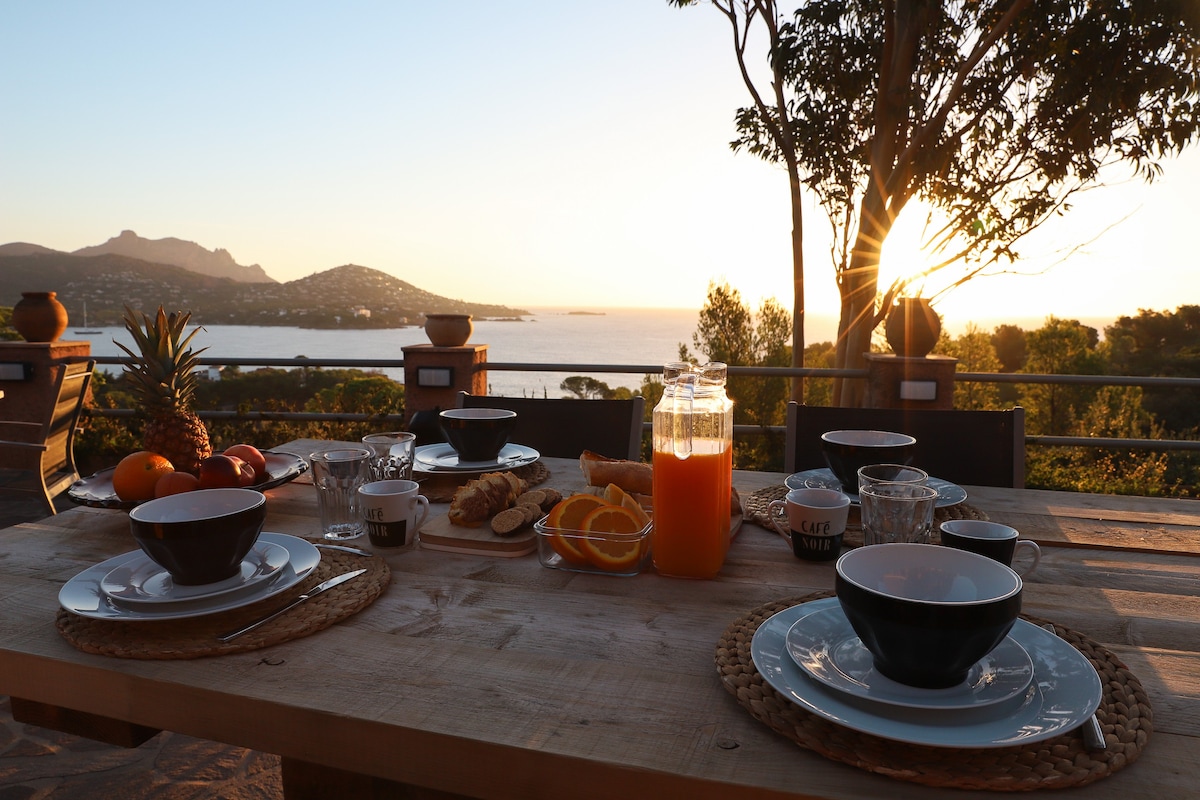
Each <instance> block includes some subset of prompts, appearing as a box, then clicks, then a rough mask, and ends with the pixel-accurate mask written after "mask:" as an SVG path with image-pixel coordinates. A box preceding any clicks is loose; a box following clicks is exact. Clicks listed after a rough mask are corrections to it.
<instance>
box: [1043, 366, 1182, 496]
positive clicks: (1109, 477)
mask: <svg viewBox="0 0 1200 800" xmlns="http://www.w3.org/2000/svg"><path fill="white" fill-rule="evenodd" d="M1162 434H1163V431H1162V426H1160V425H1157V424H1156V423H1155V422H1154V420H1153V417H1152V416H1151V415H1150V413H1149V412H1147V411H1146V410H1145V409H1144V408H1142V390H1141V389H1140V388H1138V387H1133V386H1104V387H1101V388H1100V390H1099V391H1098V392H1097V393H1096V398H1095V401H1094V402H1093V403H1092V404H1091V405H1090V406H1088V408H1087V409H1086V411H1085V412H1084V414H1083V416H1082V417H1081V418H1080V419H1079V420H1077V421H1076V422H1075V424H1074V427H1073V430H1072V431H1071V435H1073V436H1094V437H1101V438H1117V439H1129V438H1141V439H1151V438H1162ZM1168 463H1169V458H1168V454H1166V453H1154V452H1152V451H1142V450H1114V449H1104V450H1101V449H1097V448H1090V447H1058V448H1035V449H1033V450H1032V451H1031V452H1030V454H1029V457H1028V458H1027V459H1026V467H1027V469H1028V475H1027V483H1028V484H1029V485H1031V486H1047V487H1051V486H1052V487H1054V488H1056V489H1069V490H1071V491H1076V492H1095V493H1100V494H1134V495H1141V496H1144V497H1154V496H1159V495H1163V494H1168V493H1169V494H1179V493H1180V492H1181V491H1182V487H1181V486H1179V485H1175V486H1171V485H1170V484H1169V481H1168V478H1167V468H1168Z"/></svg>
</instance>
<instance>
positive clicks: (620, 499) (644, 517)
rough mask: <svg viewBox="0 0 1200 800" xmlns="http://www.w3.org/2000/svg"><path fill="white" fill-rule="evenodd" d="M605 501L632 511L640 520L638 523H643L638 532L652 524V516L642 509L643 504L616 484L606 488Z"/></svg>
mask: <svg viewBox="0 0 1200 800" xmlns="http://www.w3.org/2000/svg"><path fill="white" fill-rule="evenodd" d="M604 499H605V500H607V501H608V503H609V505H614V506H623V507H625V508H628V509H629V510H630V511H632V512H633V513H634V515H635V516H636V517H637V518H638V522H639V523H641V524H640V525H639V526H638V530H641V529H642V528H644V527H646V526H647V525H649V524H650V515H649V514H647V513H646V510H645V509H644V508H642V504H641V503H639V502H638V501H637V500H634V499H633V496H632V495H630V494H629V493H628V492H626V491H625V490H624V489H622V488H621V487H620V486H617V485H616V484H615V483H610V484H609V485H608V486H606V487H604Z"/></svg>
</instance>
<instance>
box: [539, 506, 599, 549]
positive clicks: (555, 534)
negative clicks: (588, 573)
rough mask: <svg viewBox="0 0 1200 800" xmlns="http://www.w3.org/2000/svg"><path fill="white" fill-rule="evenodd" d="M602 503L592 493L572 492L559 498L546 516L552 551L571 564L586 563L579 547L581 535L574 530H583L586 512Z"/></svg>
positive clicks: (593, 509)
mask: <svg viewBox="0 0 1200 800" xmlns="http://www.w3.org/2000/svg"><path fill="white" fill-rule="evenodd" d="M603 505H604V500H603V499H602V498H599V497H596V496H595V495H593V494H573V495H571V496H570V497H566V498H564V499H562V500H560V501H559V502H558V503H557V504H556V505H555V506H554V508H552V509H550V513H549V514H548V515H547V516H546V528H547V529H548V530H549V533H550V546H551V547H553V548H554V552H556V553H558V554H559V555H560V556H562V557H563V558H564V559H565V560H566V561H568V562H570V563H572V564H587V563H589V561H588V557H587V556H586V555H584V553H583V551H582V550H581V549H580V547H579V542H580V541H582V537H581V536H579V534H577V533H575V531H580V530H583V520H584V518H585V517H587V515H588V513H589V512H591V511H595V510H596V509H597V508H600V507H601V506H603Z"/></svg>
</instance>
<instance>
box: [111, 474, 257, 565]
mask: <svg viewBox="0 0 1200 800" xmlns="http://www.w3.org/2000/svg"><path fill="white" fill-rule="evenodd" d="M266 519H267V498H266V495H264V494H263V493H262V492H257V491H254V490H251V489H204V490H199V491H194V492H183V493H181V494H173V495H168V496H167V497H159V498H157V499H155V500H147V501H146V502H144V503H142V504H140V505H139V506H138V507H137V508H135V509H133V510H132V511H130V512H129V529H130V530H131V531H132V532H133V538H134V541H136V542H137V543H138V547H140V548H142V552H144V553H145V554H146V555H147V556H149V557H150V559H151V560H152V561H154V563H156V564H158V565H159V566H160V567H162V568H163V569H165V570H166V571H167V572H169V573H171V579H172V580H174V581H175V583H176V584H179V585H182V586H198V585H201V584H206V583H216V582H217V581H223V580H225V579H226V578H231V577H233V576H234V575H236V574H237V573H238V570H239V568H240V565H241V563H242V559H244V558H245V557H246V554H247V553H249V552H250V548H251V547H253V546H254V543H255V542H256V541H257V540H258V534H259V532H260V531H261V530H262V526H263V522H265V521H266Z"/></svg>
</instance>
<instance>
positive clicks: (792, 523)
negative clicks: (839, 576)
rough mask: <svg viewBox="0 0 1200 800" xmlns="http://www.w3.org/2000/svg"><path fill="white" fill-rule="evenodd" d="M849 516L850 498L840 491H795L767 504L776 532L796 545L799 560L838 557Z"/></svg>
mask: <svg viewBox="0 0 1200 800" xmlns="http://www.w3.org/2000/svg"><path fill="white" fill-rule="evenodd" d="M781 512H784V513H781ZM849 515H850V498H849V497H847V496H846V495H844V494H842V493H841V492H839V491H838V490H836V489H792V490H791V491H790V492H788V493H787V496H786V497H785V498H784V499H782V500H772V501H771V502H770V503H768V504H767V516H768V518H770V520H771V524H772V525H774V526H775V530H777V531H778V532H779V535H780V536H783V537H784V538H785V539H787V540H788V541H789V542H791V543H792V553H794V554H795V556H796V557H797V558H803V559H806V560H808V561H830V560H832V559H834V558H837V555H838V551H840V550H841V548H842V537H843V535H844V534H845V533H846V520H847V518H848V517H849Z"/></svg>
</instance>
